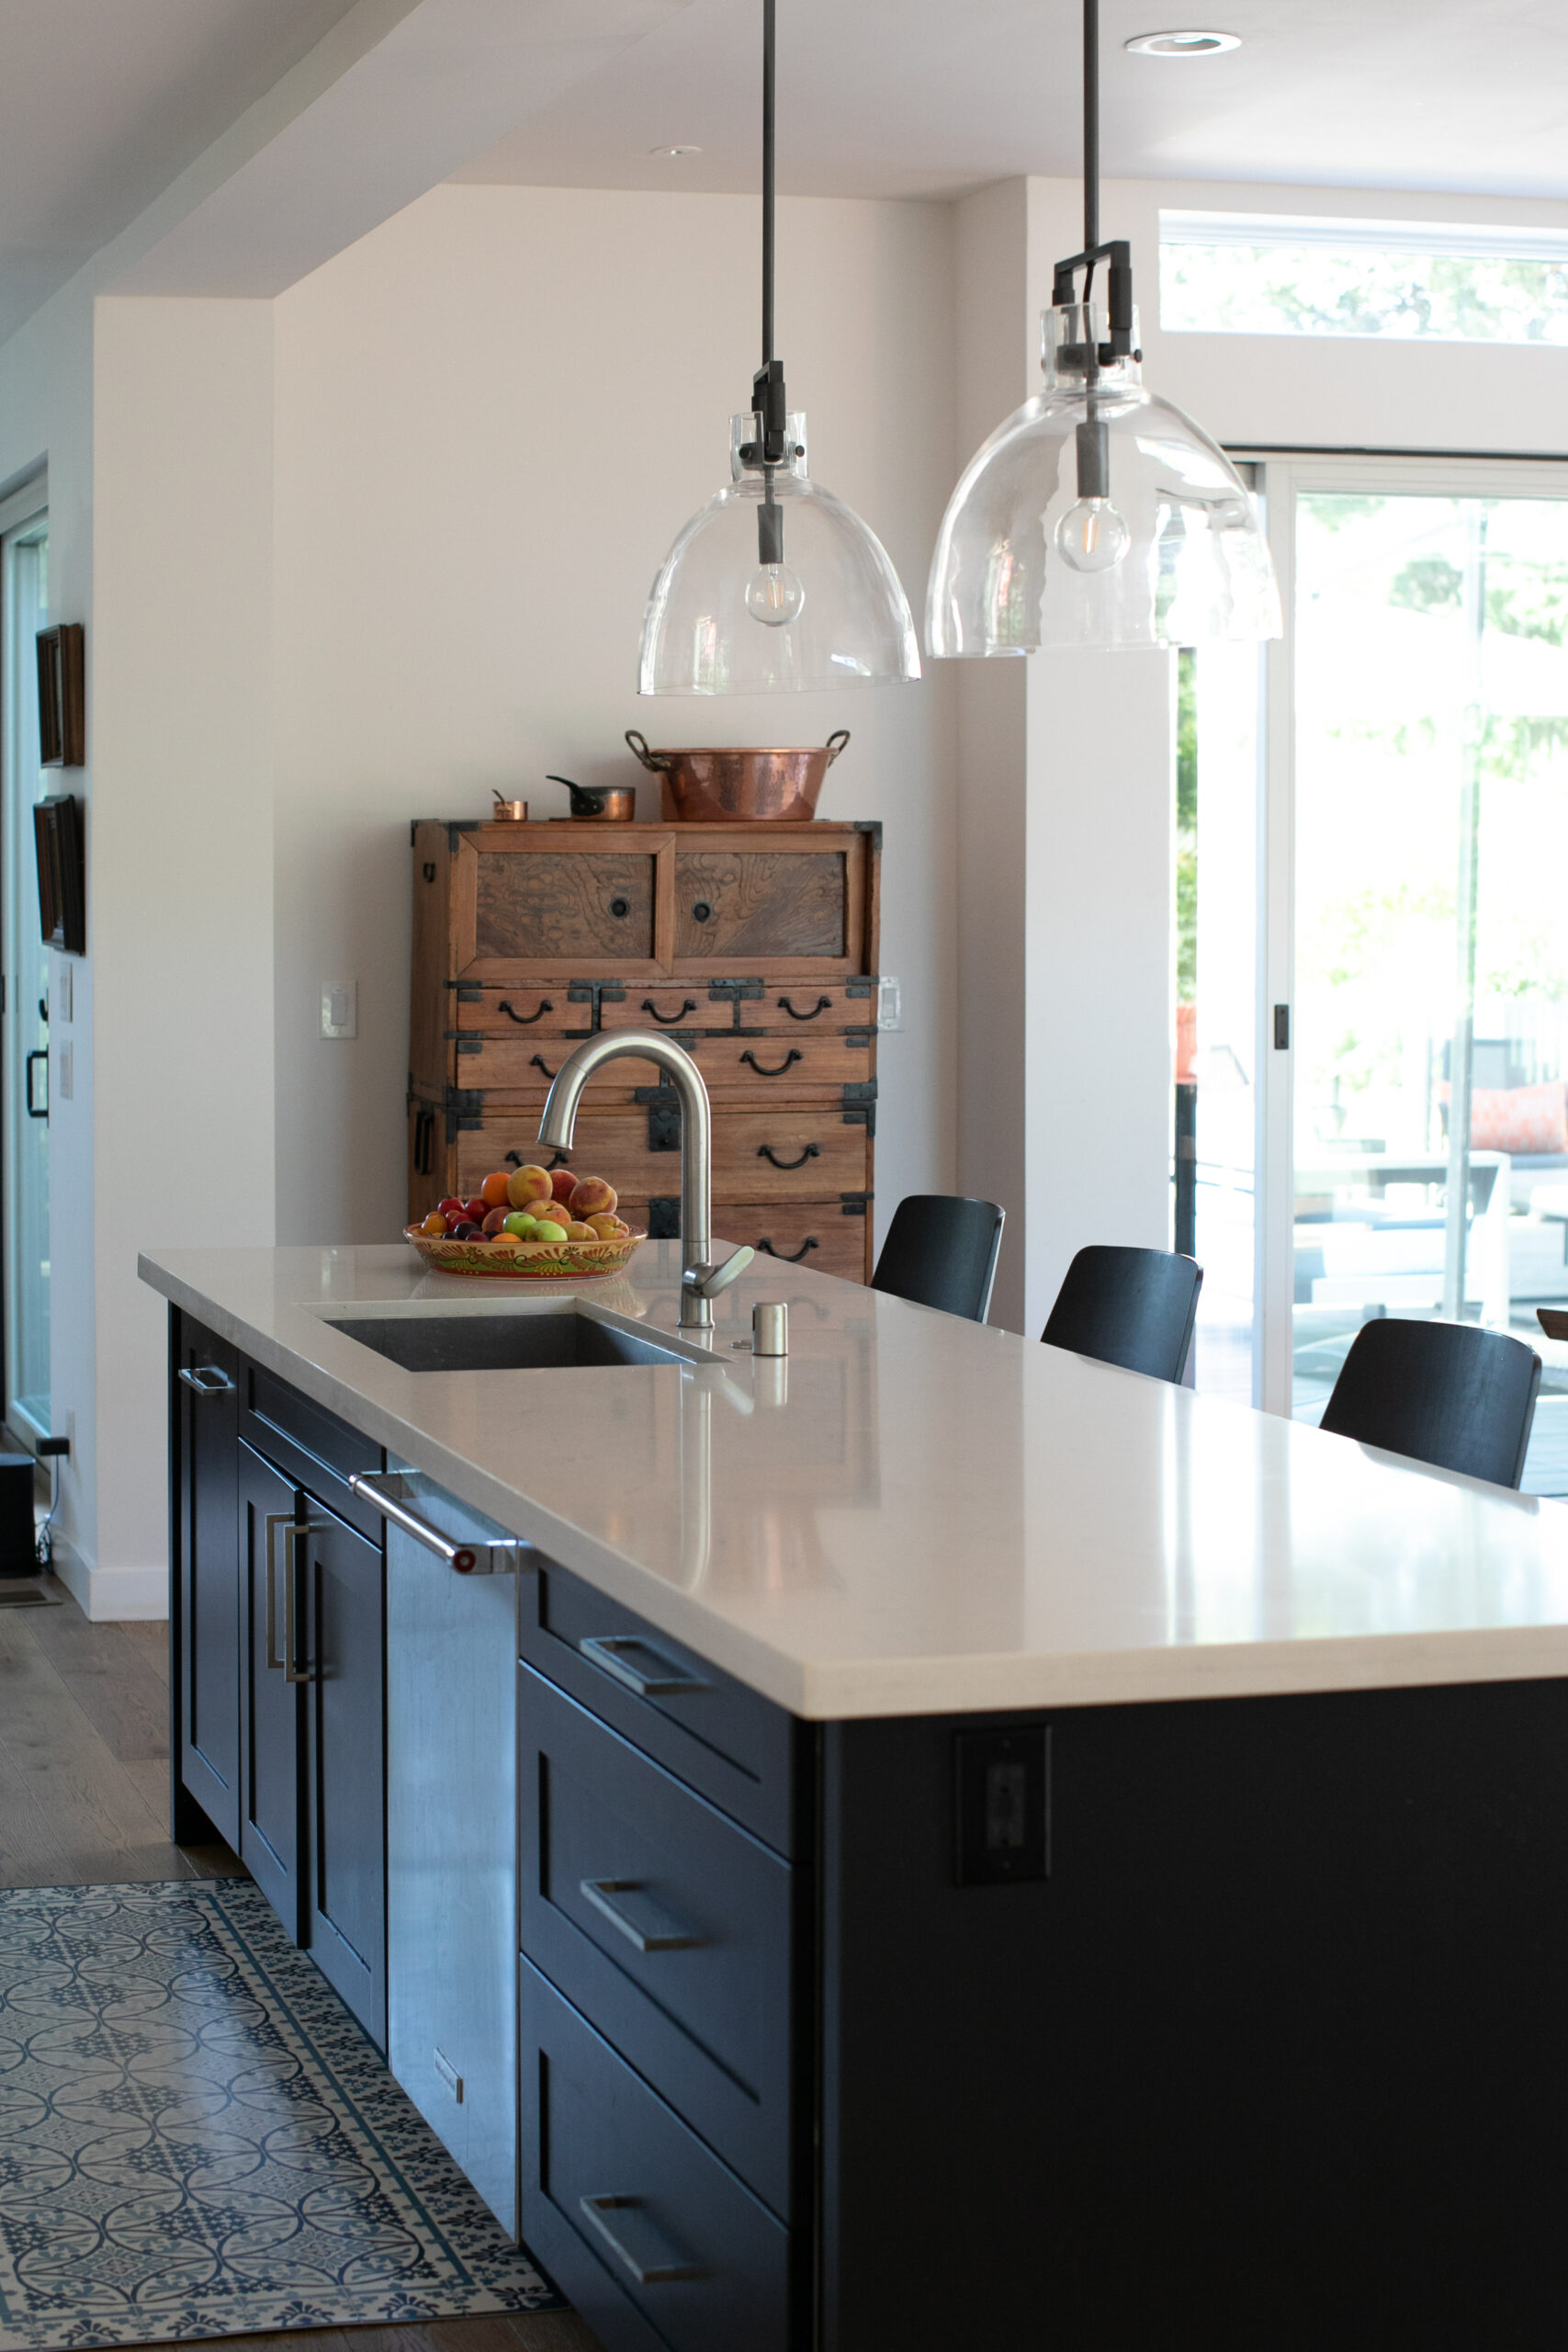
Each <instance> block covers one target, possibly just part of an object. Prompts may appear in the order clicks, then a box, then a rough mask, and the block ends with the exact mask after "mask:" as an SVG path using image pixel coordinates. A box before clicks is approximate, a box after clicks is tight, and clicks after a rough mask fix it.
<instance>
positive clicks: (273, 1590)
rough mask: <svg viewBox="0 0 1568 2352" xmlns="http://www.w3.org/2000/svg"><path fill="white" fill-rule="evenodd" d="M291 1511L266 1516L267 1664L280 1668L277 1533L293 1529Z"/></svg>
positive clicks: (279, 1511)
mask: <svg viewBox="0 0 1568 2352" xmlns="http://www.w3.org/2000/svg"><path fill="white" fill-rule="evenodd" d="M293 1524H294V1513H293V1512H292V1511H291V1510H269V1511H268V1513H267V1515H266V1662H267V1664H268V1666H269V1667H280V1666H282V1665H283V1664H284V1663H285V1661H284V1660H283V1659H282V1658H280V1657H278V1655H277V1531H278V1529H279V1528H280V1527H292V1526H293Z"/></svg>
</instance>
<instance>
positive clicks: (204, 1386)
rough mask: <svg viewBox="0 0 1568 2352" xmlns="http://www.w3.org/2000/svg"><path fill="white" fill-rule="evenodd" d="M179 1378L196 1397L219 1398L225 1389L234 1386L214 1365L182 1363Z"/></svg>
mask: <svg viewBox="0 0 1568 2352" xmlns="http://www.w3.org/2000/svg"><path fill="white" fill-rule="evenodd" d="M180 1378H181V1379H182V1380H183V1381H184V1382H185V1385H186V1387H187V1388H194V1389H195V1391H196V1393H197V1396H198V1397H221V1396H222V1395H223V1393H224V1391H225V1390H226V1389H230V1388H232V1386H233V1385H234V1384H233V1382H232V1381H231V1379H230V1377H229V1375H228V1374H227V1373H226V1372H224V1371H223V1370H222V1369H221V1368H220V1366H219V1365H218V1364H215V1363H198V1364H183V1363H182V1364H181V1366H180Z"/></svg>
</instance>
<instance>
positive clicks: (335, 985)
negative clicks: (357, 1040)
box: [321, 980, 359, 1037]
mask: <svg viewBox="0 0 1568 2352" xmlns="http://www.w3.org/2000/svg"><path fill="white" fill-rule="evenodd" d="M321 1035H322V1036H323V1037H357V1036H358V1035H359V983H358V981H357V980H323V981H322V982H321Z"/></svg>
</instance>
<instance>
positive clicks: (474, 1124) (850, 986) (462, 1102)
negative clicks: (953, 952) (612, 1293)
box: [409, 819, 882, 1282]
mask: <svg viewBox="0 0 1568 2352" xmlns="http://www.w3.org/2000/svg"><path fill="white" fill-rule="evenodd" d="M412 839H413V1005H412V1025H411V1032H410V1050H409V1061H410V1069H409V1215H410V1218H411V1221H412V1219H413V1218H415V1217H419V1216H423V1215H424V1214H425V1213H426V1212H427V1211H428V1210H429V1209H431V1208H433V1207H434V1204H435V1203H436V1202H437V1201H438V1200H440V1199H442V1198H443V1197H444V1196H445V1195H446V1194H447V1193H469V1192H471V1191H472V1190H473V1189H474V1187H475V1186H476V1185H477V1184H478V1182H479V1180H480V1179H481V1178H482V1177H483V1176H485V1175H486V1174H487V1173H488V1172H489V1171H490V1170H491V1169H496V1168H503V1167H506V1166H508V1165H511V1166H517V1167H520V1166H521V1165H522V1164H523V1162H524V1161H525V1160H539V1161H540V1163H541V1164H542V1165H545V1166H550V1165H553V1164H554V1161H555V1158H556V1155H554V1154H551V1153H543V1154H541V1152H540V1150H539V1148H538V1142H537V1136H538V1126H539V1113H540V1110H541V1109H542V1107H543V1104H544V1100H545V1096H546V1094H547V1091H548V1089H549V1084H550V1080H551V1079H552V1078H553V1077H554V1076H555V1073H556V1071H557V1070H558V1069H559V1067H560V1064H561V1061H562V1059H563V1058H564V1057H565V1056H566V1054H567V1053H569V1052H570V1049H571V1046H573V1045H574V1044H575V1043H576V1042H577V1041H578V1040H579V1039H580V1038H582V1037H591V1036H592V1035H595V1034H596V1032H598V1031H600V1030H606V1029H651V1030H655V1031H658V1032H660V1033H661V1034H662V1035H666V1036H671V1037H673V1038H675V1039H676V1040H677V1042H678V1043H679V1044H681V1045H682V1046H684V1047H685V1048H686V1051H687V1052H688V1053H689V1054H690V1055H691V1056H692V1057H693V1058H694V1061H695V1062H696V1064H697V1066H698V1068H699V1069H701V1071H702V1073H703V1077H704V1079H705V1081H706V1083H707V1088H708V1091H709V1093H710V1095H711V1096H712V1098H713V1130H714V1134H713V1198H714V1230H715V1232H716V1234H717V1235H718V1236H719V1238H721V1239H723V1240H726V1241H738V1242H739V1241H746V1242H750V1244H751V1246H752V1248H753V1249H756V1250H765V1251H767V1252H768V1253H770V1254H771V1255H773V1256H774V1257H777V1258H782V1259H785V1260H788V1261H797V1262H802V1263H805V1264H807V1265H810V1266H814V1267H816V1268H817V1269H818V1271H819V1272H823V1273H829V1274H838V1275H841V1276H842V1277H843V1278H844V1279H846V1280H847V1281H851V1282H865V1281H867V1280H868V1279H869V1277H870V1273H871V1233H872V1219H871V1215H870V1208H871V1199H872V1160H873V1153H874V1138H875V1134H876V1000H877V983H876V968H877V900H878V883H879V870H880V863H881V849H882V829H881V827H880V825H875V824H820V823H814V824H807V825H780V824H754V825H750V824H728V825H716V826H702V825H617V826H615V827H614V828H613V829H612V828H610V827H607V826H605V825H603V824H600V823H596V822H588V823H585V824H571V823H548V824H537V825H535V824H528V825H516V824H479V823H474V824H448V823H442V822H440V821H438V820H434V819H429V820H422V821H420V822H417V823H415V825H414V826H413V827H412ZM680 1151H681V1117H680V1107H679V1104H678V1103H677V1100H676V1097H675V1094H674V1092H673V1091H672V1090H671V1088H670V1087H669V1086H667V1085H665V1084H664V1083H663V1082H662V1080H661V1076H660V1071H659V1069H657V1067H656V1066H655V1065H654V1064H653V1063H651V1062H641V1061H638V1060H637V1059H635V1058H634V1057H627V1058H626V1060H624V1061H617V1062H615V1063H613V1064H611V1066H610V1067H609V1068H608V1069H606V1070H604V1072H603V1073H602V1074H601V1075H600V1076H599V1077H598V1078H596V1079H594V1080H592V1082H591V1084H590V1086H589V1088H588V1091H587V1092H586V1093H585V1095H584V1096H583V1101H582V1109H581V1113H580V1114H579V1117H578V1123H577V1142H576V1146H575V1148H574V1149H573V1151H572V1155H571V1157H572V1163H573V1165H574V1166H575V1167H578V1168H580V1169H581V1170H583V1172H584V1173H585V1174H592V1175H596V1176H604V1177H607V1178H608V1179H609V1181H610V1182H611V1183H612V1184H614V1185H615V1188H616V1190H617V1192H618V1193H619V1194H620V1196H621V1213H622V1215H623V1216H626V1217H628V1218H630V1219H631V1220H632V1221H633V1222H634V1223H635V1224H636V1225H637V1226H638V1227H641V1228H643V1229H645V1230H646V1231H647V1232H648V1233H649V1234H650V1235H652V1236H654V1237H655V1238H660V1237H674V1236H675V1235H677V1234H679V1232H680V1223H681V1203H680V1193H681V1159H680Z"/></svg>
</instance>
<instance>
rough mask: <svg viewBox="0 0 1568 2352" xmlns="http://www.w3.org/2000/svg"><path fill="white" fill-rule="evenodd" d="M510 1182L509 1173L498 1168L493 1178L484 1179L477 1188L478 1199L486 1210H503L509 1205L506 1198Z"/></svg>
mask: <svg viewBox="0 0 1568 2352" xmlns="http://www.w3.org/2000/svg"><path fill="white" fill-rule="evenodd" d="M511 1182H512V1176H511V1172H510V1170H507V1169H505V1168H498V1169H497V1170H496V1171H495V1173H494V1175H493V1176H487V1177H486V1178H485V1180H484V1182H483V1183H482V1184H481V1185H480V1186H479V1198H480V1200H482V1201H483V1203H484V1204H485V1206H486V1208H487V1209H503V1208H507V1207H509V1206H510V1205H511V1204H510V1203H509V1201H508V1199H507V1196H506V1195H507V1187H508V1185H509V1184H510V1183H511Z"/></svg>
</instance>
